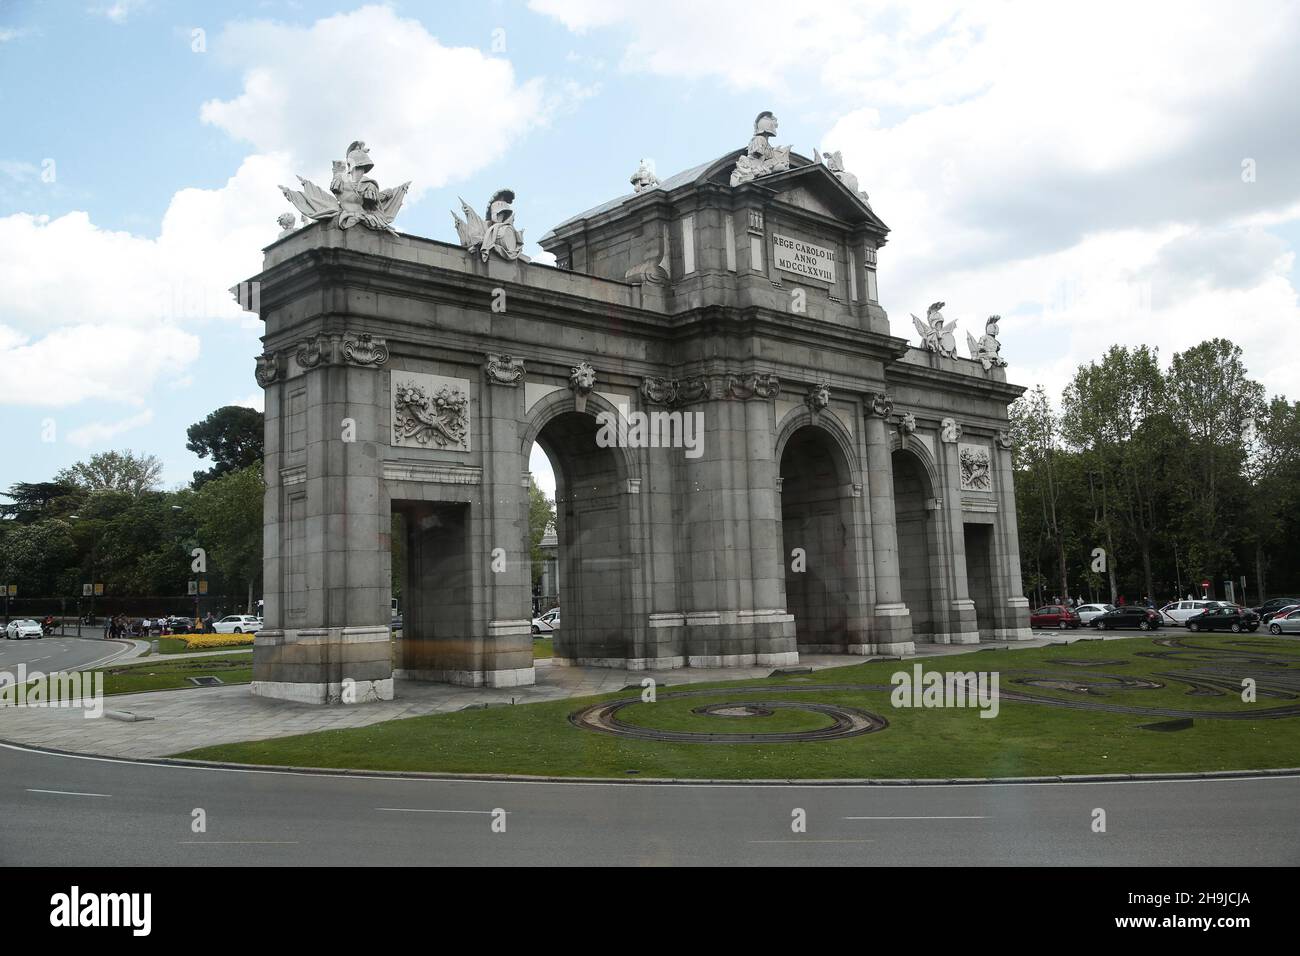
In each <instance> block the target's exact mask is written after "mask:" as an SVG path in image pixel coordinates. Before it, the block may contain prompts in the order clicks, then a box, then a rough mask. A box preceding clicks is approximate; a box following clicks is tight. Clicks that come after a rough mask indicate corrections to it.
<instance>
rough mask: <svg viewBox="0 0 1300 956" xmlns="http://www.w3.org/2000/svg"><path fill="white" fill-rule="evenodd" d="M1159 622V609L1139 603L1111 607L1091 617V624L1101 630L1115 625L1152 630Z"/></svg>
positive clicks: (1106, 629) (1109, 628) (1160, 620)
mask: <svg viewBox="0 0 1300 956" xmlns="http://www.w3.org/2000/svg"><path fill="white" fill-rule="evenodd" d="M1161 623H1162V618H1161V617H1160V612H1159V611H1155V610H1152V609H1151V608H1149V607H1143V606H1142V605H1140V604H1127V605H1125V606H1123V607H1117V608H1112V609H1111V610H1109V611H1107V612H1106V613H1105V614H1100V615H1098V616H1097V617H1095V618H1093V619H1092V626H1093V627H1095V628H1097V629H1098V630H1101V631H1109V630H1111V629H1113V628H1116V627H1136V628H1138V629H1139V630H1142V631H1152V630H1155V629H1156V628H1157V627H1159V626H1160V624H1161Z"/></svg>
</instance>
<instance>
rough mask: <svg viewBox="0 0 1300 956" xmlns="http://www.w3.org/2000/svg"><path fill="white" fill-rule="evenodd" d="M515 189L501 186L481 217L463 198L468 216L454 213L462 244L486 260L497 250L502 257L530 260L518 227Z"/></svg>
mask: <svg viewBox="0 0 1300 956" xmlns="http://www.w3.org/2000/svg"><path fill="white" fill-rule="evenodd" d="M514 201H515V194H514V190H511V189H498V190H497V191H496V192H495V193H493V194H492V199H491V200H490V201H489V202H488V207H487V215H485V216H480V215H479V214H478V213H476V212H475V211H474V210H473V209H471V208H470V207H469V203H467V202H465V200H463V199H462V200H461V201H460V208H461V210H462V211H463V212H464V213H465V218H464V219H461V218H460V216H458V215H456V213H455V212H452V214H451V218H452V219H454V220H456V234H457V235H458V236H460V244H461V245H462V246H464V247H465V248H466V249H468V250H469V251H470V252H472V253H477V254H478V255H479V256H481V257H482V259H483V261H484V262H487V261H488V256H489V255H491V254H492V253H493V252H496V254H497V255H499V256H500V257H501V258H503V259H507V260H512V261H513V260H515V259H518V260H519V261H520V262H531V261H532V260H531V259H529V258H528V256H526V255H524V231H523V230H522V229H516V228H515V209H514V206H513V205H512V203H514Z"/></svg>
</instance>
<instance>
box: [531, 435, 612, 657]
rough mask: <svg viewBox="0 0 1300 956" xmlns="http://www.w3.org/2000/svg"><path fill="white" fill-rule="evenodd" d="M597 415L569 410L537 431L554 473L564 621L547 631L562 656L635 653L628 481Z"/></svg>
mask: <svg viewBox="0 0 1300 956" xmlns="http://www.w3.org/2000/svg"><path fill="white" fill-rule="evenodd" d="M598 430H599V426H598V423H597V421H596V419H595V418H594V417H592V416H591V415H587V414H582V413H579V412H573V411H570V412H562V413H561V414H559V415H556V416H555V417H554V418H552V419H550V420H549V421H548V422H547V423H546V424H545V425H544V426H543V427H542V429H541V431H539V432H538V434H537V438H536V443H537V446H538V447H539V448H540V449H541V450H542V451H543V453H544V454H545V455H546V458H547V459H548V460H549V462H550V464H551V470H552V472H553V474H554V476H555V496H554V498H555V532H554V534H555V538H554V546H553V547H554V552H553V553H554V557H553V558H551V560H552V561H553V574H552V576H551V577H549V578H548V579H547V582H546V583H545V586H546V587H549V588H553V589H554V592H555V595H556V596H557V597H558V607H559V611H560V613H559V626H558V628H557V629H555V630H553V631H548V632H547V633H548V634H549V635H550V636H551V638H552V640H553V641H554V655H555V658H556V659H557V660H568V661H580V662H583V663H593V664H595V663H603V662H606V661H609V662H613V661H618V662H620V663H621V662H622V661H624V660H625V659H626V658H627V657H628V642H629V635H630V634H631V628H630V626H629V623H630V621H629V614H630V602H631V580H630V575H629V569H630V568H631V565H632V559H631V557H630V549H629V546H628V516H627V514H626V510H627V507H628V505H627V495H626V481H625V477H624V475H623V474H622V472H621V469H620V459H619V456H618V455H619V453H618V452H617V451H616V450H615V449H613V448H602V447H600V446H599V445H598V444H597V443H596V434H597V432H598Z"/></svg>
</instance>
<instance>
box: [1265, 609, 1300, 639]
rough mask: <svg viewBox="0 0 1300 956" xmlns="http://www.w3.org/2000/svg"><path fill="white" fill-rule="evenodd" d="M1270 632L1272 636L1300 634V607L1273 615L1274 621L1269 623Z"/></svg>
mask: <svg viewBox="0 0 1300 956" xmlns="http://www.w3.org/2000/svg"><path fill="white" fill-rule="evenodd" d="M1268 632H1269V633H1270V634H1300V605H1297V606H1296V607H1294V608H1292V609H1291V610H1287V609H1285V608H1283V609H1282V610H1281V611H1279V612H1277V613H1276V614H1274V615H1273V619H1272V620H1271V621H1269V622H1268Z"/></svg>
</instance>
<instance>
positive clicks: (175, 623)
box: [167, 617, 194, 634]
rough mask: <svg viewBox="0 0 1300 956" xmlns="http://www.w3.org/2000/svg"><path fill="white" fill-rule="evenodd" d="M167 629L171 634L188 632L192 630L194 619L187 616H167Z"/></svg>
mask: <svg viewBox="0 0 1300 956" xmlns="http://www.w3.org/2000/svg"><path fill="white" fill-rule="evenodd" d="M167 630H169V631H171V632H172V633H173V634H188V633H190V632H191V631H192V630H194V619H193V618H189V617H169V618H167Z"/></svg>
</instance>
